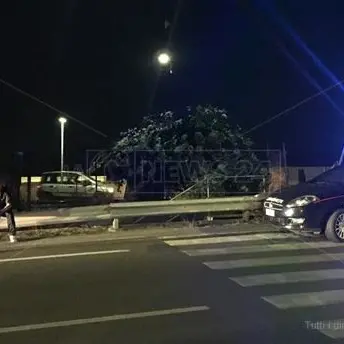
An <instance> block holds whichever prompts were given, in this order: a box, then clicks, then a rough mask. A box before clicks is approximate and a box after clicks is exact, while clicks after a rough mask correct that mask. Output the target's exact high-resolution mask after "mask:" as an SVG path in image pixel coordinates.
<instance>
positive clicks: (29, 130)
mask: <svg viewBox="0 0 344 344" xmlns="http://www.w3.org/2000/svg"><path fill="white" fill-rule="evenodd" d="M276 3H278V4H279V5H278V6H277V5H276ZM276 3H275V5H274V2H272V1H271V2H269V1H234V0H233V1H231V0H216V1H210V0H184V1H177V0H145V1H142V0H132V1H128V2H124V1H121V2H119V1H113V0H108V1H105V0H97V1H86V0H85V1H81V0H51V1H47V0H31V1H27V0H22V1H19V0H12V1H6V2H3V3H2V4H1V7H0V8H1V9H0V17H1V18H0V26H1V54H0V78H1V79H3V80H5V81H6V82H8V83H10V84H13V85H15V86H16V87H18V88H20V89H22V90H24V91H26V92H29V93H30V94H32V95H34V96H36V97H38V98H40V99H42V100H44V101H45V102H47V103H49V104H50V105H52V106H54V107H56V108H57V109H59V110H61V111H64V112H66V113H67V114H69V115H70V116H72V117H74V118H76V119H77V120H79V121H82V122H84V123H85V124H87V125H88V126H90V127H93V128H94V129H96V131H99V132H101V133H103V134H104V135H101V134H99V133H96V132H95V131H92V130H90V129H87V128H85V127H84V126H82V125H80V124H79V123H77V122H75V121H73V120H71V119H70V120H69V122H68V124H67V127H66V163H67V164H68V165H69V166H70V167H73V165H74V164H83V163H84V162H85V150H86V149H106V148H108V147H109V146H110V145H111V142H112V141H113V140H116V138H118V135H119V133H120V132H121V131H123V130H125V129H127V128H128V127H130V126H135V125H136V124H138V123H139V121H140V119H141V118H142V117H143V116H144V115H146V114H147V113H148V112H149V111H162V110H165V109H172V110H176V111H178V110H180V109H184V108H185V107H186V106H188V105H191V106H193V105H197V104H207V103H211V104H213V105H217V106H219V107H224V108H226V109H227V110H228V112H229V113H230V114H231V115H232V117H233V119H234V120H235V121H236V122H237V123H239V124H240V125H241V126H242V127H243V128H244V129H250V128H252V127H253V126H255V125H256V124H258V123H260V122H262V121H264V120H266V119H268V118H270V117H272V116H274V115H276V114H278V113H279V112H281V111H283V110H285V109H287V108H289V107H291V106H293V105H295V104H296V103H297V102H299V101H301V100H303V99H304V98H307V97H309V96H311V95H312V94H315V93H316V92H318V91H319V90H320V89H323V88H327V87H329V86H331V85H333V84H335V83H336V82H338V81H339V80H340V79H341V78H344V63H343V60H344V59H343V57H344V47H343V28H342V23H341V22H342V18H343V15H344V2H341V1H336V0H329V1H326V2H323V1H319V2H315V1H311V0H304V1H299V0H288V1H277V2H276ZM283 3H284V5H283V6H281V5H280V4H283ZM286 4H287V5H286ZM176 11H177V13H178V15H177V16H176V20H174V18H175V13H176ZM165 20H168V21H169V22H170V23H171V26H170V27H169V30H171V29H172V30H173V32H172V34H171V32H170V31H169V30H165V28H164V22H165ZM170 34H171V41H170V44H171V49H172V50H173V52H174V54H175V55H174V59H175V62H174V65H173V74H172V75H169V74H167V73H166V74H164V75H162V76H161V77H160V78H157V77H156V70H155V69H154V64H153V62H152V61H153V56H154V53H155V52H156V51H157V50H158V49H160V48H164V47H165V45H166V43H167V41H168V39H169V35H170ZM154 90H155V91H154ZM327 95H328V96H321V97H318V98H315V99H313V100H311V101H309V102H308V103H306V104H305V105H302V106H300V107H298V108H297V109H296V110H294V111H291V112H289V113H287V114H285V115H284V116H282V117H281V118H279V119H277V120H275V121H272V122H271V123H269V124H266V125H264V126H261V127H260V128H258V129H256V130H254V131H253V132H252V133H251V135H252V137H253V139H254V140H255V141H256V148H257V149H265V148H266V147H267V145H268V146H269V147H270V148H275V149H280V148H281V144H282V142H285V144H286V148H287V151H288V163H289V164H291V165H307V164H308V165H309V164H311V165H328V164H332V163H333V162H334V160H335V159H336V158H338V156H339V154H340V151H341V148H342V145H343V144H344V130H343V127H344V87H342V88H341V87H340V86H339V87H337V88H335V89H332V90H331V91H330V92H328V93H327ZM0 112H1V129H2V139H3V140H4V142H3V143H2V151H1V155H2V156H1V158H2V161H3V162H2V165H6V163H7V161H8V160H7V157H8V156H9V155H10V154H12V152H16V151H22V152H24V165H25V166H26V169H28V168H29V167H30V169H31V172H32V173H34V174H35V173H36V174H37V173H41V172H43V171H44V170H50V169H58V168H59V149H60V146H59V145H60V141H59V135H60V128H59V124H58V122H57V117H58V114H57V113H56V112H54V111H53V110H51V109H49V108H47V107H45V106H44V105H42V104H40V103H38V102H35V101H32V100H30V99H28V98H26V97H25V96H23V95H22V94H20V93H19V92H16V91H14V90H13V89H11V88H10V87H8V86H6V85H4V84H0ZM2 167H3V166H2Z"/></svg>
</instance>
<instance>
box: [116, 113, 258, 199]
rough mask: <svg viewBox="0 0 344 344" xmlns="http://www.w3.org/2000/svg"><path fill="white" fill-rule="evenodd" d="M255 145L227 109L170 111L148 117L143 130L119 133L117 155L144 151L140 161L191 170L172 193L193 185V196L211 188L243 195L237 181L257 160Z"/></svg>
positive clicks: (142, 124)
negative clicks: (176, 163) (240, 172)
mask: <svg viewBox="0 0 344 344" xmlns="http://www.w3.org/2000/svg"><path fill="white" fill-rule="evenodd" d="M252 145H253V142H252V140H251V139H250V138H249V137H247V136H246V135H244V133H243V131H242V129H241V128H240V127H239V126H238V125H236V124H235V123H234V121H233V119H232V118H230V117H229V116H228V114H227V112H226V111H225V110H224V109H219V108H217V107H214V106H197V107H196V108H195V109H191V108H188V109H187V111H186V113H185V114H182V116H179V117H177V116H176V115H175V114H174V113H172V112H165V113H160V114H156V115H150V116H147V117H145V118H144V119H143V120H142V122H141V124H140V126H139V127H135V128H132V129H128V130H127V131H125V132H123V133H121V138H120V140H119V141H118V142H116V143H115V144H114V147H113V151H114V153H115V154H123V152H126V153H133V152H140V160H141V162H142V161H143V159H144V160H145V161H147V160H154V159H163V160H164V161H167V162H171V161H174V162H179V163H180V165H183V166H184V167H185V168H186V169H187V170H190V166H191V165H192V168H193V171H192V173H191V174H190V175H189V176H187V177H185V173H184V172H183V173H182V174H183V177H181V178H180V179H179V180H178V182H176V183H175V185H173V187H172V190H171V191H172V192H173V193H175V192H178V191H181V190H184V189H185V188H187V187H190V186H191V185H195V186H194V187H193V188H192V190H190V192H192V193H200V192H201V193H202V192H203V193H204V192H205V190H206V189H207V187H209V189H210V190H211V193H214V192H215V193H222V192H224V191H228V190H227V189H231V190H234V189H236V191H240V188H241V187H242V186H243V185H241V184H242V183H239V184H238V183H237V180H234V179H235V178H233V177H234V176H235V175H236V174H237V172H238V169H241V170H242V167H240V166H241V165H242V164H243V162H245V163H246V169H247V164H251V165H252V164H254V163H255V162H256V161H257V158H256V157H255V154H254V153H253V151H252V150H251V147H252ZM190 164H191V165H190ZM181 169H182V170H183V167H182V168H181ZM189 172H190V171H189Z"/></svg>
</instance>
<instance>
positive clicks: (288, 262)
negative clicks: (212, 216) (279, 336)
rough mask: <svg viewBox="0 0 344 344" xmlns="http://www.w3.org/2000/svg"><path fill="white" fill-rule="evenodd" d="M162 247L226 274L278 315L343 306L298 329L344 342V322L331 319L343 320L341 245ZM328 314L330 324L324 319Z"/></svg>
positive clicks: (279, 237)
mask: <svg viewBox="0 0 344 344" xmlns="http://www.w3.org/2000/svg"><path fill="white" fill-rule="evenodd" d="M163 241H164V243H165V244H167V245H169V246H172V247H175V248H177V249H178V250H180V251H181V252H183V253H184V254H186V255H188V256H190V257H195V258H198V259H201V260H202V263H203V264H204V265H205V266H207V267H208V268H210V269H212V270H215V271H224V272H225V273H226V276H228V278H229V279H230V280H231V281H232V282H234V283H236V284H238V285H239V286H241V287H243V288H259V296H260V298H261V300H263V301H264V302H267V303H268V304H269V305H271V306H273V307H276V308H277V309H279V310H281V311H286V312H288V311H293V310H297V309H302V310H303V311H305V310H306V312H307V311H309V310H310V311H311V312H312V311H313V310H314V309H318V311H320V312H322V311H323V310H326V308H328V307H331V306H333V307H335V306H343V311H342V312H341V307H339V310H338V308H337V309H336V310H335V311H333V312H329V311H328V309H327V311H324V320H317V322H316V323H315V322H311V321H310V320H309V319H307V318H305V319H304V323H303V324H302V325H305V324H307V328H308V329H311V330H317V331H319V332H321V333H322V334H323V335H325V336H327V337H330V338H331V339H341V340H343V339H344V319H333V316H338V315H339V316H341V317H342V318H344V245H343V244H339V243H333V242H329V241H325V240H318V239H317V240H312V239H309V238H308V239H307V238H302V237H300V236H297V235H295V234H292V233H279V232H274V233H267V234H261V233H260V234H254V235H252V234H251V235H233V236H231V235H227V236H213V237H211V236H208V237H204V236H203V237H196V238H187V239H178V238H175V239H172V238H171V239H165V240H164V239H163ZM285 267H287V269H286V268H285ZM271 269H272V271H271ZM247 271H249V272H247ZM338 281H340V282H342V284H340V283H339V282H338ZM305 285H306V288H307V290H304V289H305ZM341 287H342V289H341ZM272 288H274V289H272ZM319 288H320V289H321V290H319ZM288 289H289V290H288ZM297 289H299V290H297ZM300 289H301V290H300ZM308 289H309V290H308ZM264 290H267V292H266V293H265V292H264ZM290 291H292V292H290ZM300 291H301V292H300ZM338 313H342V314H338ZM321 314H322V313H321ZM329 314H331V318H330V319H327V318H326V316H328V315H329Z"/></svg>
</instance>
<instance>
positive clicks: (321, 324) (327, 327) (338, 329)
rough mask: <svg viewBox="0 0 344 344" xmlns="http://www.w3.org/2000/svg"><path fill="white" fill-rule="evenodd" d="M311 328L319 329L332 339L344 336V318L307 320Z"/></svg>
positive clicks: (307, 324) (308, 326)
mask: <svg viewBox="0 0 344 344" xmlns="http://www.w3.org/2000/svg"><path fill="white" fill-rule="evenodd" d="M305 323H306V326H307V328H308V329H310V330H318V331H319V332H320V333H322V334H324V335H325V336H327V337H330V338H332V339H343V338H344V319H333V320H325V321H324V320H322V321H318V322H311V321H305Z"/></svg>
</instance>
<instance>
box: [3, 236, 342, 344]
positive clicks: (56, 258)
mask: <svg viewBox="0 0 344 344" xmlns="http://www.w3.org/2000/svg"><path fill="white" fill-rule="evenodd" d="M308 241H309V242H308ZM308 241H307V242H304V239H300V238H299V237H296V236H294V235H290V234H275V233H271V234H255V235H248V236H244V235H242V236H221V237H202V238H194V239H193V238H187V239H179V238H178V239H165V240H164V239H155V240H153V239H149V240H136V241H134V240H131V241H130V240H128V241H121V242H120V243H118V242H117V243H116V242H113V241H104V242H94V243H90V242H89V243H74V244H71V245H66V244H65V245H60V246H45V247H32V246H28V248H26V249H23V248H22V247H20V248H18V250H11V251H6V249H3V250H2V251H0V295H1V296H0V297H1V302H0V343H11V344H17V343H37V344H43V343H44V344H45V343H64V344H68V343H73V344H78V343H83V344H89V343H97V344H98V343H104V344H107V343H109V344H110V343H111V344H112V343H125V344H131V343H135V344H136V343H147V344H148V343H149V344H153V343H159V344H161V343H164V344H166V343H167V344H168V343H171V344H172V343H173V344H176V343H189V344H193V343H198V344H203V343H226V344H228V343H239V344H240V343H243V344H244V343H245V344H246V343H250V342H251V343H255V344H260V343H262V344H263V343H264V344H266V343H279V344H283V343H288V344H290V342H293V343H294V344H298V343H302V344H304V343H312V344H326V343H335V342H338V343H341V342H343V339H344V320H340V319H344V307H343V304H344V269H343V264H342V262H341V261H339V260H338V259H342V260H343V259H344V246H340V245H334V244H331V243H329V242H327V241H323V240H308ZM61 255H62V256H61ZM340 327H341V328H343V330H339V328H340Z"/></svg>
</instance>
